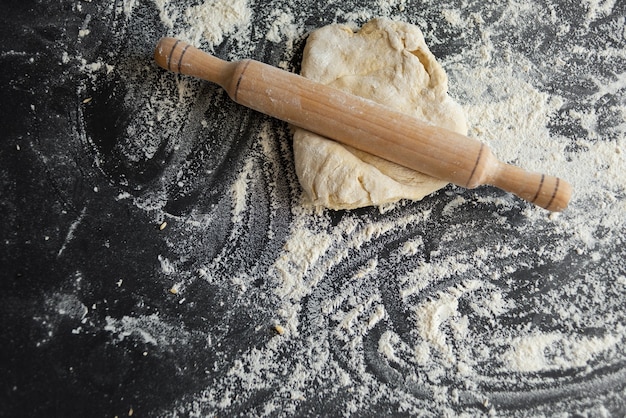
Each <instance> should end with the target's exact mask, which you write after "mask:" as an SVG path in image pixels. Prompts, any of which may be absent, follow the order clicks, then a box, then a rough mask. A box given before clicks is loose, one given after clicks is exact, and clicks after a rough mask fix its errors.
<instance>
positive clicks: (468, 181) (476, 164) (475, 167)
mask: <svg viewBox="0 0 626 418" xmlns="http://www.w3.org/2000/svg"><path fill="white" fill-rule="evenodd" d="M484 148H485V144H480V150H478V157H476V162H475V163H474V168H473V169H472V174H470V176H469V179H467V185H466V186H467V187H469V185H470V183H471V182H472V178H473V177H474V174H476V169H477V168H478V163H479V162H480V158H481V157H482V156H483V149H484Z"/></svg>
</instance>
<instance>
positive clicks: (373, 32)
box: [294, 19, 467, 209]
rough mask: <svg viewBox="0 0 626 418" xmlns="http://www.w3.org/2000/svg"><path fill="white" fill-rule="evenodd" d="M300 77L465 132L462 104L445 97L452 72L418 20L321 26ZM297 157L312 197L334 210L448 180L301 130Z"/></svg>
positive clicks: (418, 194) (421, 191) (409, 195)
mask: <svg viewBox="0 0 626 418" xmlns="http://www.w3.org/2000/svg"><path fill="white" fill-rule="evenodd" d="M302 75H303V76H304V77H307V78H309V79H312V80H315V81H318V82H320V83H322V84H327V85H329V86H332V87H335V88H338V89H341V90H344V91H348V92H351V93H353V94H356V95H358V96H362V97H365V98H368V99H371V100H373V101H375V102H378V103H380V104H383V105H385V106H387V107H389V108H393V109H395V110H397V111H400V112H403V113H406V114H409V115H412V116H415V117H417V118H419V119H421V120H423V121H426V122H428V123H430V124H433V125H438V126H442V127H445V128H448V129H451V130H453V131H456V132H459V133H462V134H467V122H466V119H465V116H464V113H463V111H462V109H461V106H459V105H458V104H457V103H456V102H454V101H453V100H452V99H451V98H450V97H449V96H448V77H447V76H446V73H445V72H444V70H443V68H442V67H441V65H439V63H438V62H437V61H436V60H435V57H434V55H433V54H432V53H431V52H430V50H429V49H428V47H427V46H426V43H425V41H424V36H423V35H422V32H421V31H420V30H419V29H418V28H417V27H416V26H414V25H411V24H408V23H403V22H395V21H392V20H389V19H373V20H371V21H369V22H368V23H366V24H365V25H364V26H363V27H362V28H361V30H359V31H358V32H353V31H352V30H351V29H350V28H349V27H347V26H344V25H330V26H326V27H323V28H321V29H318V30H316V31H315V32H313V33H312V34H311V35H310V36H309V38H308V40H307V43H306V47H305V49H304V57H303V59H302ZM294 158H295V166H296V173H297V175H298V179H299V181H300V184H301V185H302V188H303V189H304V191H305V193H306V194H307V196H308V197H309V198H310V199H311V201H312V202H313V204H315V205H321V206H325V207H328V208H331V209H354V208H358V207H363V206H371V205H382V204H384V203H390V202H395V201H398V200H400V199H412V200H420V199H422V198H423V197H424V196H426V195H428V194H430V193H432V192H434V191H435V190H438V189H440V188H442V187H444V186H445V185H446V182H444V181H441V180H438V179H435V178H433V177H430V176H427V175H425V174H422V173H419V172H417V171H414V170H410V169H408V168H405V167H402V166H399V165H397V164H394V163H391V162H389V161H386V160H383V159H381V158H378V157H375V156H373V155H371V154H368V153H365V152H362V151H359V150H356V149H354V148H351V147H348V146H345V145H341V144H339V143H337V142H334V141H331V140H329V139H326V138H324V137H322V136H319V135H317V134H314V133H311V132H309V131H306V130H303V129H299V128H296V129H295V131H294Z"/></svg>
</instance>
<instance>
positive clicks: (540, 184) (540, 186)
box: [530, 174, 546, 203]
mask: <svg viewBox="0 0 626 418" xmlns="http://www.w3.org/2000/svg"><path fill="white" fill-rule="evenodd" d="M545 179H546V176H545V174H542V175H541V181H540V182H539V187H538V188H537V193H535V197H533V198H532V200H531V201H530V203H535V200H537V198H538V197H539V192H541V188H542V187H543V181H544V180H545Z"/></svg>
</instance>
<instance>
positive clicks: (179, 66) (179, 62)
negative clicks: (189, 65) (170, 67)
mask: <svg viewBox="0 0 626 418" xmlns="http://www.w3.org/2000/svg"><path fill="white" fill-rule="evenodd" d="M190 46H191V45H190V44H187V45H185V48H184V49H183V52H181V53H180V58H179V59H178V73H179V74H180V70H181V66H182V65H183V57H184V56H185V52H187V49H188V48H189V47H190Z"/></svg>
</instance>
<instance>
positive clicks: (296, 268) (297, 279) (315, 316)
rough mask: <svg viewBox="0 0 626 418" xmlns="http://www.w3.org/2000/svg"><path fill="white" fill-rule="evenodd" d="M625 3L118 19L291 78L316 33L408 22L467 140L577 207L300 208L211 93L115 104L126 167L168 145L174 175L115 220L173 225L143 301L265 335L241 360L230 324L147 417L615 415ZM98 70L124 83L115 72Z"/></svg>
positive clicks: (201, 90) (358, 6) (467, 199)
mask: <svg viewBox="0 0 626 418" xmlns="http://www.w3.org/2000/svg"><path fill="white" fill-rule="evenodd" d="M618 3H619V2H614V1H613V2H611V1H585V2H583V3H582V4H581V5H580V6H576V7H578V9H579V10H575V11H571V10H570V9H567V8H568V7H569V6H566V5H559V4H558V3H556V2H552V1H548V2H536V1H531V2H521V1H520V2H516V1H512V2H508V3H502V4H501V5H499V4H483V2H479V1H469V2H463V4H461V2H453V1H450V2H443V3H441V2H426V3H425V4H420V6H416V5H413V4H412V3H409V2H405V1H381V0H377V1H355V0H348V1H344V2H340V3H338V2H328V3H327V4H326V3H324V5H323V6H322V5H321V4H308V3H305V2H300V1H297V0H292V1H279V0H272V1H269V2H253V1H244V0H236V1H225V0H214V1H208V0H207V1H200V2H174V1H169V0H154V2H153V3H152V4H151V5H150V7H147V5H146V4H144V3H140V2H134V1H126V2H124V3H123V5H122V6H123V10H124V16H125V17H124V19H125V21H126V22H127V24H128V25H129V27H130V26H133V25H134V26H137V25H140V24H141V23H142V19H145V18H146V17H145V16H146V14H149V11H150V10H151V11H152V13H154V11H155V10H156V11H157V13H158V14H159V17H158V20H159V22H160V23H161V29H160V30H161V32H159V34H160V35H169V36H177V37H180V38H183V39H185V40H187V41H190V42H193V43H194V44H196V45H198V46H199V47H202V48H204V49H206V50H208V51H211V52H215V53H216V54H218V55H220V56H221V57H222V58H225V59H240V58H247V57H255V58H257V59H261V60H265V61H266V62H268V63H270V64H273V65H276V66H280V67H282V68H285V69H287V70H290V71H296V70H297V68H298V65H299V63H298V54H299V53H301V47H302V42H303V40H304V39H305V37H306V34H307V33H308V32H309V31H311V30H313V29H315V28H316V27H319V26H322V25H325V24H330V23H337V22H339V23H346V24H348V25H350V26H352V27H354V28H357V27H359V26H360V25H362V24H363V23H365V22H366V21H367V20H369V19H370V18H373V17H377V16H386V17H390V18H393V19H398V20H405V21H409V22H410V23H414V24H416V25H418V26H419V27H420V28H421V29H422V31H423V32H424V35H425V37H426V40H427V43H428V44H429V46H430V47H431V49H432V51H433V52H434V53H435V55H438V59H439V60H440V61H441V62H442V65H443V67H444V69H445V70H446V72H447V73H448V75H449V78H450V94H451V96H453V97H454V98H455V99H456V100H457V101H458V102H459V103H461V104H462V105H463V107H464V110H465V112H466V114H467V118H468V121H469V123H470V136H472V137H475V138H478V139H479V140H481V141H484V142H485V143H487V144H489V146H490V147H491V148H492V149H493V150H494V153H495V154H496V155H497V156H498V158H499V159H501V160H503V161H506V162H510V163H514V164H518V165H520V166H523V167H524V168H527V169H529V170H533V171H539V172H546V173H550V174H553V175H556V176H560V177H563V178H564V179H567V180H568V181H569V182H571V183H572V185H573V188H574V195H573V199H572V201H571V204H570V208H569V209H567V210H566V211H565V212H563V213H561V214H550V213H547V212H546V211H544V210H542V209H538V208H535V207H532V206H531V205H528V204H526V203H524V202H521V201H519V200H518V199H517V198H515V197H513V196H511V195H508V194H506V193H504V192H500V191H497V190H495V189H491V188H481V189H478V190H475V191H468V190H463V189H461V188H457V187H453V186H449V187H447V188H446V189H444V190H443V191H441V192H438V193H435V194H434V195H433V196H431V197H428V198H426V199H425V200H424V201H422V202H406V201H403V202H399V203H397V204H392V205H387V206H385V207H382V208H372V209H363V210H358V211H352V212H350V211H348V212H333V211H327V210H323V209H320V208H315V207H311V206H310V205H309V204H308V203H307V202H306V200H305V199H304V198H303V196H302V193H301V191H300V188H299V185H298V183H297V179H296V177H295V174H294V171H293V161H292V157H291V152H290V140H291V137H290V132H289V129H288V127H286V126H284V125H282V124H279V123H276V122H274V121H272V120H270V119H269V118H263V117H258V118H257V116H255V115H250V114H246V115H247V116H245V117H246V118H248V119H245V118H244V117H243V116H241V118H239V119H232V120H235V121H236V123H235V122H232V120H231V119H229V118H235V117H236V116H233V115H235V114H238V113H237V112H241V110H240V109H239V108H235V107H231V108H226V110H224V111H221V110H220V109H214V108H211V100H217V99H220V100H224V98H223V96H221V95H220V94H221V93H220V92H219V91H218V90H217V89H212V90H207V87H206V86H205V85H204V84H202V83H199V82H197V81H193V80H188V79H186V78H183V77H176V76H173V75H169V74H163V73H159V75H158V76H152V77H153V79H152V81H151V82H152V84H151V85H150V87H151V88H150V89H149V90H147V91H146V90H145V89H144V90H141V91H140V90H139V89H137V90H132V89H129V91H128V93H127V95H128V99H129V100H134V101H135V102H139V103H145V106H144V107H143V108H142V109H143V110H142V111H141V112H139V113H137V114H136V115H135V120H134V121H133V122H131V126H133V125H134V126H136V129H135V131H134V132H132V133H133V134H132V135H131V134H130V133H129V135H128V140H127V142H126V143H124V144H122V145H121V148H120V153H121V155H124V156H125V158H128V159H129V160H133V159H135V160H137V161H140V160H141V159H143V158H150V156H151V153H156V152H157V150H158V149H160V148H159V146H160V142H159V141H161V138H162V136H163V134H162V133H158V132H159V131H158V130H157V129H156V128H155V129H152V130H151V129H150V128H149V127H150V126H151V124H156V125H158V127H159V129H160V130H161V131H160V132H163V130H165V132H166V134H167V135H169V138H171V139H170V142H169V143H168V144H169V145H168V146H169V147H170V148H168V149H170V150H171V152H172V155H173V156H174V157H173V158H172V160H171V163H170V165H169V166H168V167H167V168H166V169H165V172H164V173H163V175H162V177H161V178H160V180H159V181H158V182H155V183H153V184H151V186H150V187H147V188H144V189H142V191H141V192H140V193H138V192H133V194H132V198H129V199H127V200H129V201H131V202H132V203H133V204H134V205H136V206H138V207H141V208H143V209H144V210H146V211H147V212H148V213H150V214H152V216H153V217H154V219H155V221H158V222H159V223H160V222H161V221H162V220H163V219H167V220H168V228H167V230H166V232H168V233H170V234H171V235H170V238H168V240H169V241H168V243H169V247H170V248H171V250H172V252H173V253H174V254H177V257H178V259H176V258H175V257H171V256H170V258H169V259H167V260H166V259H162V258H161V259H159V260H154V261H155V266H161V269H162V276H163V278H162V282H160V283H155V286H163V287H164V288H168V289H169V288H170V287H172V286H173V285H176V289H177V292H176V293H177V295H176V298H177V300H178V301H179V302H177V303H180V304H183V305H184V304H185V303H188V302H187V301H188V300H189V298H191V297H192V296H193V295H191V294H190V293H189V292H191V290H188V289H191V288H192V287H194V286H211V287H212V288H213V289H218V290H216V291H219V292H221V293H220V294H229V295H231V299H230V300H231V301H232V303H233V305H232V306H230V307H228V309H229V311H228V312H230V313H229V314H228V315H229V318H230V317H231V316H232V315H235V316H236V313H237V311H238V310H243V311H248V310H249V309H251V306H252V305H254V308H255V309H257V310H258V311H260V312H263V315H262V316H260V317H259V318H260V319H258V320H255V319H253V320H252V322H253V323H254V327H252V328H253V329H256V330H260V329H268V330H271V329H276V330H280V332H275V333H274V334H272V335H270V336H269V337H268V338H267V339H266V340H264V341H263V342H262V343H259V344H253V345H250V346H247V345H245V344H243V343H242V345H239V346H238V347H239V349H238V350H237V351H236V352H235V354H233V352H231V351H227V350H228V349H227V348H226V347H227V339H226V337H224V335H228V334H229V332H230V331H232V329H230V328H229V325H228V324H232V323H233V322H228V324H226V325H224V327H225V328H224V329H225V330H222V331H223V332H222V331H220V332H218V331H217V330H215V331H210V330H209V331H206V335H205V336H204V337H203V338H206V339H207V341H209V343H207V355H210V356H213V357H215V358H216V360H215V363H214V365H213V368H211V369H208V370H206V373H207V376H210V377H209V382H210V384H207V385H206V387H204V388H201V389H199V390H197V391H196V392H194V393H190V394H189V395H188V396H186V397H183V398H181V399H179V400H178V401H176V402H174V403H172V405H171V407H170V408H169V409H168V410H165V411H163V412H162V414H163V416H206V415H209V416H213V415H214V416H220V415H231V414H245V415H248V414H250V415H255V416H275V415H278V416H289V415H309V414H310V415H318V414H322V415H323V414H324V413H325V412H324V411H326V413H329V414H331V415H345V416H348V415H352V414H354V415H355V416H362V415H367V414H368V411H373V412H369V413H376V412H381V413H382V412H386V413H393V414H401V415H404V414H407V415H408V414H415V415H431V414H432V415H444V416H457V415H466V416H475V415H480V414H493V415H515V416H520V415H534V416H537V415H558V416H569V415H573V414H576V413H580V414H582V415H584V416H604V415H610V414H612V413H618V412H620V411H621V412H622V413H623V412H624V409H623V408H624V392H623V390H624V389H623V382H624V381H625V380H626V367H625V364H626V351H625V349H624V348H623V347H624V346H625V343H626V341H624V340H625V339H626V329H625V324H626V306H625V305H626V304H625V303H624V301H626V265H625V264H626V263H625V262H624V256H625V255H626V253H625V252H624V248H625V244H626V242H624V240H625V238H626V233H625V231H626V216H624V215H625V214H626V196H625V193H626V181H625V180H624V172H626V164H625V159H626V156H625V153H626V143H625V141H626V73H625V69H626V65H625V64H626V31H625V30H624V13H623V7H622V11H621V12H620V11H619V10H618V8H619V7H621V6H620V5H619V4H618ZM322 10H323V11H322ZM595 33H603V34H606V35H607V36H604V37H598V36H595V35H594V34H595ZM85 36H89V35H85ZM146 36H149V34H148V35H146ZM86 64H88V63H86ZM84 71H85V72H86V73H90V74H92V75H93V74H95V76H98V74H102V72H103V71H104V70H103V69H100V67H98V68H95V66H93V65H91V66H90V65H85V69H84ZM114 71H119V72H120V74H121V76H122V77H129V76H128V72H129V71H131V69H130V67H124V68H118V67H116V68H115V70H114ZM151 71H156V70H154V69H153V70H151ZM220 103H226V101H224V102H220ZM224 106H228V105H224ZM168 120H173V121H174V122H168ZM242 121H243V122H242ZM229 123H234V124H236V125H237V126H235V127H232V126H233V125H232V124H231V125H229ZM181 126H183V128H181ZM220 132H225V133H224V136H223V137H220V136H219V135H220ZM185 135H188V136H189V137H192V140H189V138H186V137H185ZM245 135H247V136H248V140H247V141H246V140H242V139H241V138H242V136H245ZM216 138H217V139H216ZM190 141H191V142H190ZM228 141H230V143H229V142H228ZM229 144H230V145H229ZM229 147H231V148H233V149H235V148H236V147H239V149H241V150H243V151H241V152H238V153H230V154H229V153H228V152H229V151H228V149H229ZM198 150H209V151H207V152H206V155H210V156H211V157H210V158H215V159H217V158H223V160H221V161H227V160H228V161H229V164H230V165H227V167H229V169H230V170H231V174H228V175H227V174H220V173H221V172H220V171H219V170H218V167H214V166H210V165H209V164H208V163H207V164H202V162H201V161H203V160H202V158H201V157H202V156H196V157H191V156H192V155H196V154H197V153H198V152H200V151H198ZM146 155H147V156H146ZM203 155H205V154H203ZM205 158H208V157H205ZM194 164H195V166H194ZM194 167H195V168H194ZM198 167H199V168H198ZM220 176H221V177H220ZM207 178H208V179H210V180H202V179H207ZM211 181H215V183H210V182H211ZM218 181H219V182H220V183H218ZM207 182H209V183H207ZM220 184H221V186H220ZM201 187H202V188H205V187H208V188H209V189H210V187H215V188H217V189H218V190H223V191H224V193H223V194H221V195H219V196H213V195H211V196H212V197H211V199H208V198H207V201H209V202H210V203H207V204H206V205H204V206H203V205H202V204H201V203H202V202H199V203H198V204H192V207H191V208H190V209H189V210H188V211H187V212H186V213H184V214H181V213H174V211H172V210H170V209H169V208H170V206H171V204H172V201H173V199H174V196H176V193H178V194H182V195H185V193H189V195H191V192H190V191H192V190H197V189H200V188H201ZM219 187H222V189H219ZM173 190H176V192H174V191H173ZM169 225H172V226H169ZM212 237H215V238H212ZM212 240H213V241H212ZM203 306H205V305H203ZM202 309H208V310H213V309H215V310H220V311H223V310H224V309H225V308H224V307H223V306H208V307H207V306H205V307H203V308H202ZM205 314H208V311H207V312H203V311H201V310H199V311H198V312H197V315H198V316H199V317H202V316H203V315H205ZM255 321H256V322H255ZM255 327H256V328H255ZM106 330H107V332H108V333H109V335H110V338H111V340H112V341H120V340H122V339H125V338H136V339H138V340H141V341H143V342H144V343H145V344H148V345H150V346H153V349H154V350H156V351H159V350H162V351H166V350H171V349H172V347H173V346H175V345H177V344H185V342H186V341H188V340H189V338H192V337H193V338H197V335H195V334H194V335H193V336H192V335H191V334H189V333H190V331H185V329H184V328H182V329H181V328H176V327H174V326H173V324H170V323H168V320H167V318H164V317H163V318H162V317H160V316H159V314H158V313H155V314H151V315H149V316H138V317H122V318H108V321H107V327H106ZM259 332H260V331H259ZM193 355H197V356H201V355H202V353H194V354H193ZM324 405H326V406H324Z"/></svg>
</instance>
